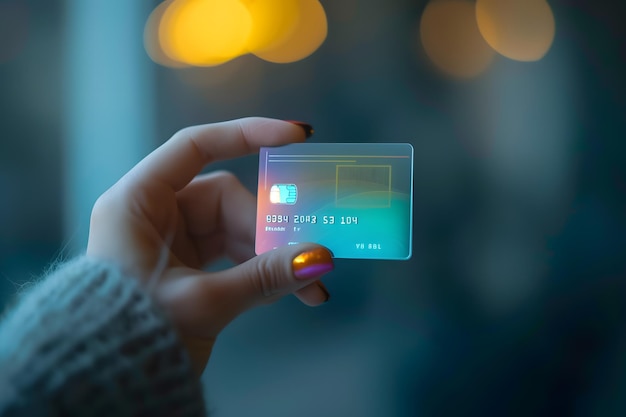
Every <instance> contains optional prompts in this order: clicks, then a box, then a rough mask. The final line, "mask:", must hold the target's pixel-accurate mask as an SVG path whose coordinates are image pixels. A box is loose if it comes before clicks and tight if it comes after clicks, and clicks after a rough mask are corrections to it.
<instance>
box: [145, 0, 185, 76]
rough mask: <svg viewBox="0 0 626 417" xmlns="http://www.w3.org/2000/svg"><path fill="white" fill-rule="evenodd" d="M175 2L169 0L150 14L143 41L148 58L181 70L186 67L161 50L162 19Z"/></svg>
mask: <svg viewBox="0 0 626 417" xmlns="http://www.w3.org/2000/svg"><path fill="white" fill-rule="evenodd" d="M172 1H173V0H167V1H164V2H163V3H161V4H159V5H158V6H157V7H156V8H155V9H154V10H153V11H152V13H150V16H149V17H148V20H147V22H146V26H145V28H144V33H143V41H144V45H145V48H146V52H147V53H148V56H149V57H150V58H151V59H152V60H153V61H154V62H156V63H157V64H160V65H164V66H166V67H173V68H180V67H184V66H185V65H184V64H182V63H180V62H177V61H174V60H173V59H171V58H169V57H168V56H167V55H166V54H165V53H164V52H163V50H162V49H161V44H160V43H159V25H160V23H161V19H162V18H163V14H164V13H165V11H166V10H167V8H168V7H169V6H170V4H171V3H172Z"/></svg>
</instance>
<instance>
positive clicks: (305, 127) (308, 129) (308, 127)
mask: <svg viewBox="0 0 626 417" xmlns="http://www.w3.org/2000/svg"><path fill="white" fill-rule="evenodd" d="M285 121H286V122H289V123H293V124H294V125H297V126H300V127H301V128H302V129H303V130H304V134H305V135H306V138H307V139H308V138H310V137H311V136H313V133H315V130H313V126H311V125H310V124H308V123H304V122H299V121H297V120H285Z"/></svg>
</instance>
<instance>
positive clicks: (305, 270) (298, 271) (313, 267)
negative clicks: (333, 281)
mask: <svg viewBox="0 0 626 417" xmlns="http://www.w3.org/2000/svg"><path fill="white" fill-rule="evenodd" d="M291 265H292V267H293V275H294V276H295V277H296V278H297V279H311V278H317V277H319V276H322V275H324V274H325V273H327V272H330V271H332V270H333V268H334V267H335V265H334V264H333V257H332V255H331V254H330V252H329V251H328V249H326V248H317V249H313V250H310V251H308V252H303V253H301V254H300V255H298V256H296V257H295V258H293V261H292V262H291Z"/></svg>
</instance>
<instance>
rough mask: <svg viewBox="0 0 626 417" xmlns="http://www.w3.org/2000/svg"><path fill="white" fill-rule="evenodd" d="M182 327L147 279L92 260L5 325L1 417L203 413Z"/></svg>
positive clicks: (48, 284)
mask: <svg viewBox="0 0 626 417" xmlns="http://www.w3.org/2000/svg"><path fill="white" fill-rule="evenodd" d="M202 415H205V409H204V402H203V399H202V390H201V388H200V383H199V382H198V378H197V377H195V376H194V375H193V372H192V368H191V364H190V361H189V358H188V357H187V355H186V354H185V352H184V350H183V349H182V347H181V345H180V343H179V341H178V339H177V336H176V333H175V332H174V329H173V328H172V326H171V325H170V324H169V322H168V321H167V319H166V318H165V317H164V315H163V314H162V313H161V312H160V311H159V310H158V309H157V308H156V307H155V305H154V304H153V302H152V300H151V299H150V297H149V296H148V295H147V294H146V293H145V292H144V291H143V290H142V288H141V287H140V286H139V283H138V282H137V280H135V279H133V278H131V277H127V276H124V274H122V273H121V272H120V271H119V269H117V268H116V267H114V266H113V265H110V264H107V263H104V262H98V261H94V260H91V259H88V258H86V257H81V258H78V259H76V260H73V261H71V262H69V263H67V264H65V265H63V266H62V267H60V268H58V269H57V270H56V271H54V272H52V273H51V274H50V275H49V276H47V277H46V278H45V279H44V280H42V281H41V282H40V283H38V284H36V285H35V286H34V287H33V288H31V289H30V290H28V291H27V292H26V293H25V294H24V295H23V296H21V297H20V299H19V300H18V302H17V304H16V306H15V307H14V308H13V309H11V310H10V311H9V312H8V313H6V314H5V316H4V317H3V318H2V321H1V322H0V416H1V417H6V416H33V417H36V416H151V417H152V416H202Z"/></svg>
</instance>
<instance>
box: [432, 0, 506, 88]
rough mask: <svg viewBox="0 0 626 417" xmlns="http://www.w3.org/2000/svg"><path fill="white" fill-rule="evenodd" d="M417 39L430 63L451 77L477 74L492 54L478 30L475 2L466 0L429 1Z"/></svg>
mask: <svg viewBox="0 0 626 417" xmlns="http://www.w3.org/2000/svg"><path fill="white" fill-rule="evenodd" d="M420 38H421V41H422V45H423V47H424V50H425V52H426V54H427V55H428V57H429V58H430V59H431V60H432V61H433V63H434V64H435V65H436V66H437V67H438V68H440V69H441V70H442V71H443V72H445V73H446V74H448V75H452V76H453V77H458V78H470V77H475V76H477V75H479V74H480V73H482V72H483V71H485V70H486V69H487V68H488V67H489V65H490V64H491V62H492V61H493V57H494V55H495V53H494V52H493V50H492V49H491V48H490V47H489V45H487V43H486V42H485V40H484V39H483V37H482V36H481V34H480V31H479V30H478V25H477V23H476V12H475V5H474V3H473V2H471V1H469V0H436V1H432V2H430V3H429V4H428V5H427V6H426V8H425V9H424V13H423V14H422V18H421V21H420Z"/></svg>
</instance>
